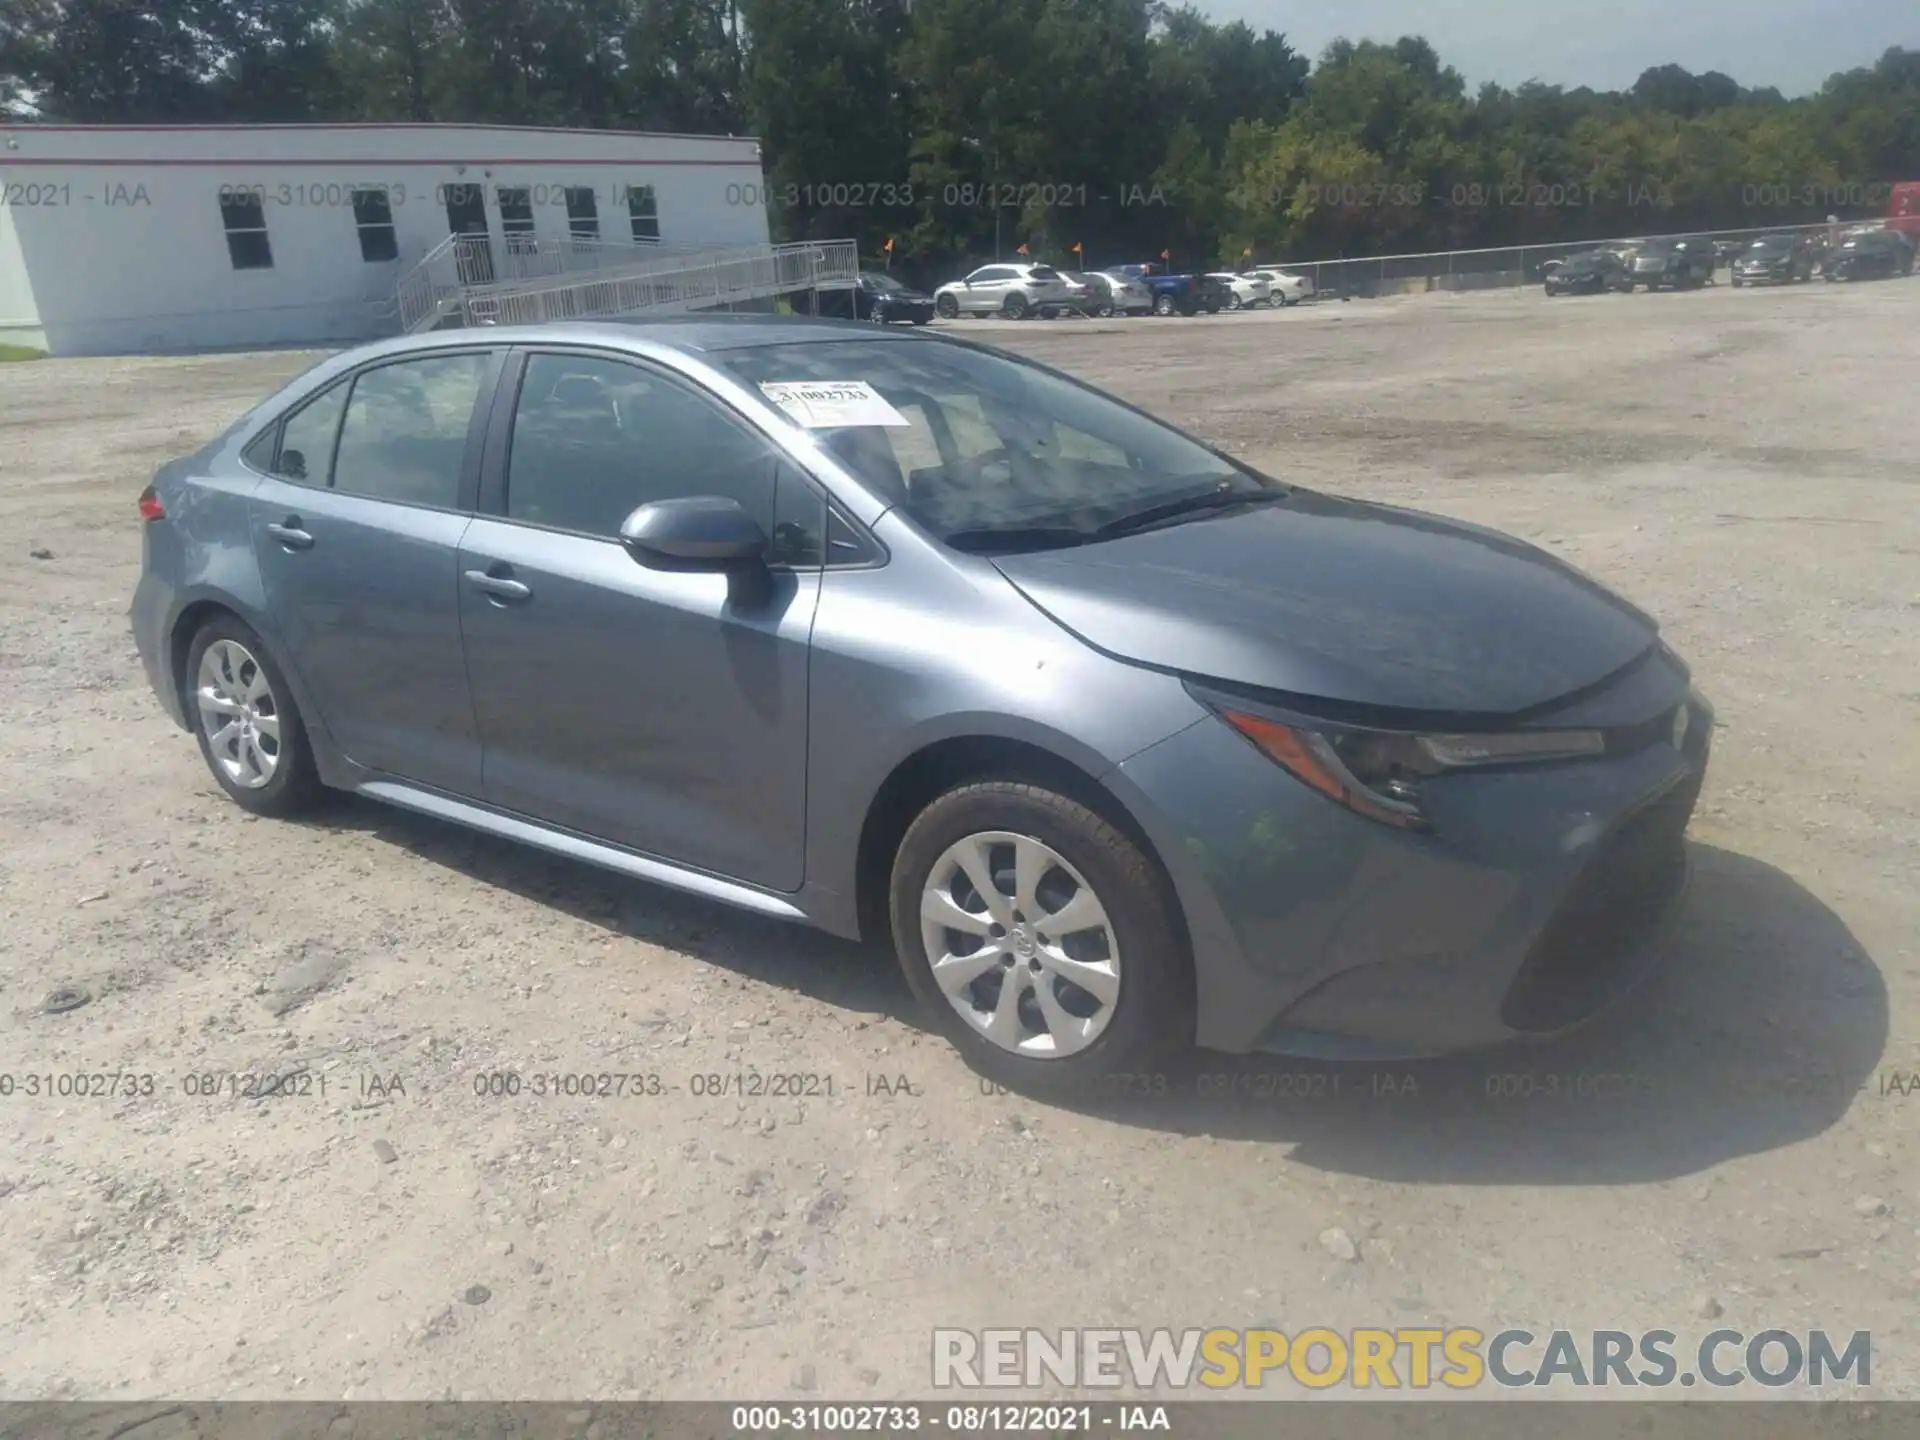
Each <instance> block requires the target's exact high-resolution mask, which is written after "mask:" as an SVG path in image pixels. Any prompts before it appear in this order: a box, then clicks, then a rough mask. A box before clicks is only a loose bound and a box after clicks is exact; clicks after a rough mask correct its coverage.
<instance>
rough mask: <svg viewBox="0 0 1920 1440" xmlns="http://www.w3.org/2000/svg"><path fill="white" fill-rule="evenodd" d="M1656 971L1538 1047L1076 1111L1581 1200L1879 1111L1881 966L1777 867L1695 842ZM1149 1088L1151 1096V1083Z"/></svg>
mask: <svg viewBox="0 0 1920 1440" xmlns="http://www.w3.org/2000/svg"><path fill="white" fill-rule="evenodd" d="M1691 849H1692V852H1693V858H1694V867H1695V874H1694V882H1693V888H1692V890H1691V892H1690V894H1689V895H1688V897H1687V902H1686V908H1685V910H1684V912H1683V914H1682V915H1681V917H1680V920H1679V923H1678V926H1677V928H1676V930H1675V933H1674V934H1673V936H1672V938H1671V940H1670V942H1669V944H1668V947H1667V954H1666V957H1665V959H1664V961H1663V963H1662V968H1661V970H1660V972H1659V973H1658V974H1657V976H1656V977H1655V978H1654V979H1653V980H1652V981H1651V982H1649V983H1648V984H1646V985H1645V986H1643V987H1641V988H1640V989H1639V990H1638V991H1636V992H1634V993H1633V994H1631V995H1630V996H1628V997H1627V999H1626V1000H1625V1001H1624V1002H1623V1004H1622V1005H1621V1006H1620V1007H1619V1008H1618V1009H1617V1010H1616V1011H1615V1012H1613V1013H1611V1014H1609V1015H1607V1016H1604V1017H1602V1018H1601V1019H1600V1020H1598V1021H1596V1022H1594V1023H1593V1024H1591V1025H1589V1026H1587V1027H1585V1028H1584V1029H1581V1030H1579V1031H1576V1032H1574V1033H1573V1034H1571V1035H1566V1036H1561V1037H1559V1038H1557V1039H1554V1040H1550V1041H1541V1042H1537V1043H1532V1044H1527V1045H1521V1046H1509V1047H1505V1048H1502V1049H1499V1050H1495V1051H1488V1052H1482V1053H1479V1054H1475V1055H1467V1056H1455V1057H1451V1058H1448V1059H1443V1060H1430V1061H1421V1062H1413V1063H1406V1064H1323V1063H1315V1062H1298V1061H1290V1060H1285V1059H1282V1058H1279V1057H1273V1056H1220V1055H1201V1056H1197V1057H1195V1058H1194V1060H1192V1061H1191V1062H1188V1063H1187V1064H1184V1065H1183V1066H1182V1067H1181V1068H1180V1070H1179V1071H1177V1072H1170V1074H1169V1081H1170V1084H1169V1092H1170V1093H1169V1094H1168V1095H1166V1096H1164V1097H1162V1096H1159V1095H1156V1094H1137V1093H1131V1092H1134V1091H1137V1090H1138V1089H1139V1087H1138V1085H1137V1084H1128V1083H1126V1082H1122V1081H1116V1082H1115V1083H1116V1088H1118V1089H1121V1090H1124V1091H1128V1092H1130V1093H1126V1094H1121V1095H1116V1096H1112V1097H1105V1098H1102V1099H1100V1100H1098V1101H1096V1102H1092V1103H1089V1104H1087V1105H1085V1106H1083V1107H1081V1108H1084V1109H1086V1110H1087V1111H1089V1112H1090V1113H1099V1114H1103V1115H1105V1116H1107V1117H1109V1118H1111V1119H1113V1120H1116V1121H1119V1122H1121V1123H1125V1124H1129V1125H1135V1126H1146V1127H1150V1128H1155V1129H1165V1130H1171V1131H1175V1132H1179V1133H1185V1134H1207V1135H1213V1136H1217V1137H1220V1138H1225V1139H1234V1140H1245V1141H1271V1142H1278V1143H1285V1144H1289V1145H1291V1146H1292V1147H1293V1149H1292V1151H1291V1155H1290V1158H1291V1159H1292V1160H1293V1161H1295V1162H1296V1163H1300V1164H1307V1165H1313V1166H1315V1167H1317V1168H1319V1169H1323V1170H1328V1171H1335V1172H1339V1173H1343V1174H1350V1175H1358V1176H1364V1177H1367V1178H1371V1179H1378V1180H1390V1181H1397V1182H1402V1183H1422V1182H1429V1183H1431V1182H1438V1183H1448V1184H1481V1185H1502V1184H1525V1185H1555V1184H1568V1185H1591V1184H1620V1183H1640V1182H1646V1181H1653V1180H1664V1179H1672V1178H1675V1177H1678V1176H1683V1175H1688V1174H1692V1173H1695V1172H1698V1171H1701V1170H1704V1169H1707V1168H1709V1167H1711V1166H1713V1165H1716V1164H1719V1163H1720V1162H1722V1161H1724V1160H1727V1159H1729V1158H1732V1157H1734V1156H1738V1155H1746V1154H1754V1153H1758V1152H1760V1151H1764V1150H1771V1149H1775V1148H1778V1147H1780V1146H1784V1145H1790V1144H1793V1143H1796V1142H1798V1141H1802V1140H1805V1139H1808V1138H1809V1137H1811V1136H1813V1135H1817V1134H1819V1133H1820V1132H1821V1131H1823V1130H1825V1129H1826V1128H1827V1127H1829V1126H1830V1125H1832V1124H1834V1123H1835V1122H1836V1121H1837V1120H1838V1119H1839V1118H1840V1117H1841V1116H1842V1115H1843V1114H1844V1113H1845V1112H1846V1110H1847V1108H1848V1107H1849V1105H1851V1104H1853V1103H1854V1101H1855V1100H1856V1098H1858V1099H1859V1100H1860V1101H1861V1103H1865V1104H1888V1103H1899V1097H1898V1095H1897V1094H1894V1095H1891V1096H1889V1095H1883V1094H1882V1093H1881V1085H1882V1083H1883V1080H1884V1076H1883V1074H1882V1072H1880V1071H1879V1070H1877V1069H1876V1067H1877V1066H1878V1065H1879V1064H1880V1060H1881V1057H1882V1055H1883V1054H1884V1052H1885V1048H1886V1041H1887V1025H1888V1015H1887V992H1886V987H1885V984H1884V982H1883V980H1882V977H1881V975H1880V972H1879V970H1878V969H1877V967H1876V966H1875V965H1874V964H1873V962H1872V960H1871V959H1870V958H1869V957H1868V955H1867V953H1866V951H1865V949H1864V947H1862V946H1861V944H1860V943H1859V941H1858V940H1856V939H1855V938H1854V936H1853V934H1852V932H1851V931H1850V930H1848V928H1847V926H1846V925H1845V923H1844V922H1843V921H1842V920H1841V919H1840V917H1839V916H1837V915H1835V914H1834V913H1833V911H1832V910H1830V909H1829V908H1828V907H1827V906H1826V905H1825V904H1823V903H1822V902H1821V901H1820V900H1819V899H1817V898H1816V897H1815V896H1814V895H1812V894H1811V893H1809V892H1808V891H1807V890H1806V889H1805V888H1804V887H1803V886H1802V885H1800V883H1799V882H1798V881H1796V880H1794V879H1793V878H1792V877H1791V876H1790V875H1788V874H1786V873H1785V872H1784V871H1781V870H1778V869H1776V868H1775V867H1773V866H1771V865H1768V864H1766V863H1764V862H1762V861H1759V860H1755V859H1753V858H1751V857H1749V856H1745V855H1740V854H1736V853H1735V852H1733V851H1729V850H1723V849H1720V848H1718V847H1716V846H1712V845H1703V844H1698V843H1695V844H1693V845H1692V846H1691ZM1156 1084H1157V1082H1156Z"/></svg>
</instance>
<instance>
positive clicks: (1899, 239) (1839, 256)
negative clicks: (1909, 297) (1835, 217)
mask: <svg viewBox="0 0 1920 1440" xmlns="http://www.w3.org/2000/svg"><path fill="white" fill-rule="evenodd" d="M1913 253H1914V251H1913V245H1912V243H1911V242H1910V241H1909V240H1908V239H1907V237H1906V236H1904V235H1902V234H1900V233H1899V232H1898V231H1895V230H1869V231H1867V232H1866V233H1865V234H1862V235H1849V236H1848V237H1847V238H1846V239H1845V240H1842V241H1841V242H1840V244H1839V245H1838V246H1837V247H1835V248H1834V249H1833V250H1830V251H1828V252H1827V258H1826V263H1825V264H1824V265H1823V266H1822V270H1823V272H1824V273H1825V275H1826V277H1827V279H1828V280H1890V279H1892V278H1893V277H1894V276H1896V275H1911V274H1912V273H1913Z"/></svg>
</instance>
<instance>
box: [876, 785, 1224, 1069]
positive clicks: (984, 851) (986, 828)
mask: <svg viewBox="0 0 1920 1440" xmlns="http://www.w3.org/2000/svg"><path fill="white" fill-rule="evenodd" d="M1036 844H1037V847H1038V848H1039V849H1040V850H1042V851H1044V852H1050V854H1043V855H1042V856H1041V857H1040V860H1041V863H1040V866H1039V876H1038V881H1037V883H1036V885H1035V892H1036V893H1035V894H1034V895H1033V896H1031V897H1029V898H1030V901H1031V902H1032V903H1033V904H1035V905H1037V906H1038V907H1039V910H1040V914H1041V915H1043V916H1044V915H1046V914H1048V913H1053V914H1059V913H1063V911H1064V907H1065V905H1066V904H1067V902H1068V901H1073V902H1074V903H1075V904H1078V900H1079V895H1080V893H1081V886H1082V885H1083V884H1084V887H1085V889H1086V890H1087V892H1089V893H1090V894H1091V896H1092V898H1093V902H1094V908H1093V913H1094V914H1095V915H1097V916H1099V917H1100V919H1099V922H1098V923H1097V924H1095V925H1093V926H1090V927H1084V928H1082V929H1078V930H1074V931H1071V932H1068V933H1067V934H1065V935H1054V936H1050V937H1048V941H1049V943H1047V944H1038V943H1035V942H1034V940H1033V938H1032V937H1033V933H1034V932H1036V931H1037V932H1038V933H1039V934H1042V935H1044V934H1045V931H1044V930H1041V929H1040V927H1039V926H1036V925H1033V924H1032V923H1031V918H1030V917H1028V916H1026V915H1025V912H1024V911H1022V910H1021V907H1020V901H1019V899H1018V895H1017V888H1018V887H1017V885H1016V882H1015V878H1014V873H1015V872H1014V866H1015V864H1016V862H1015V861H1014V859H1013V855H1014V852H1015V847H1016V845H1027V846H1035V845H1036ZM966 853H971V854H972V855H974V856H976V857H978V858H979V860H981V861H982V862H983V863H984V864H985V865H990V866H991V867H992V873H991V876H990V879H989V883H992V884H994V886H995V888H996V890H997V891H998V892H999V893H998V894H997V895H996V896H995V899H994V902H993V905H992V906H989V904H988V902H987V901H985V900H984V899H983V898H982V896H981V892H980V891H978V890H977V889H975V888H974V887H973V886H972V884H971V883H969V882H968V881H967V880H966V879H965V878H964V871H962V870H961V869H959V868H958V867H957V864H956V860H955V858H954V857H955V856H956V854H966ZM1028 853H1029V854H1032V853H1033V852H1032V851H1028ZM976 873H978V872H976ZM930 896H933V897H937V896H944V897H945V898H946V901H947V903H948V904H950V905H951V906H952V907H953V908H952V909H951V910H949V911H948V912H947V913H949V914H954V915H978V916H979V917H980V922H981V923H980V924H979V925H977V926H976V924H975V922H973V921H971V920H969V921H967V922H966V926H965V928H964V929H941V928H939V927H938V924H937V922H933V924H932V925H929V924H928V923H927V922H925V921H923V911H924V910H926V909H927V908H928V906H929V903H930ZM963 899H964V901H965V903H964V904H963V903H962V900H963ZM932 903H935V904H937V903H938V902H937V900H935V901H932ZM974 907H978V908H977V909H975V908H974ZM996 907H1004V909H998V910H997V913H1000V914H1002V915H1005V916H1006V917H1007V918H1008V919H1009V920H1011V918H1012V912H1019V913H1020V914H1021V921H1016V922H1014V923H1013V924H1012V925H1011V926H999V927H998V928H1000V929H1001V930H1002V936H1001V937H998V938H996V937H992V936H991V935H990V934H989V933H981V932H982V931H984V930H985V922H987V921H988V918H989V916H990V915H991V914H992V913H996ZM890 915H891V920H892V924H893V934H894V942H895V947H896V949H897V950H898V952H899V956H900V964H901V968H902V969H903V970H904V971H905V972H906V978H907V983H908V984H909V985H910V986H911V987H912V988H913V992H914V994H915V995H916V996H918V997H919V999H920V1001H921V1003H922V1004H924V1005H925V1006H926V1007H927V1011H928V1014H929V1016H930V1017H932V1019H933V1020H934V1023H935V1024H936V1025H937V1026H938V1027H939V1029H940V1030H941V1032H942V1033H943V1034H945V1035H946V1037H947V1038H948V1039H949V1040H950V1041H951V1042H952V1043H953V1046H954V1048H955V1049H957V1050H958V1051H959V1052H960V1054H961V1057H962V1058H963V1059H965V1060H966V1062H967V1063H968V1064H969V1065H970V1066H972V1067H973V1068H974V1069H975V1070H976V1071H978V1072H979V1073H980V1074H981V1075H983V1076H985V1077H986V1078H988V1079H990V1080H993V1081H997V1082H998V1083H1000V1084H1003V1085H1006V1086H1007V1087H1008V1088H1010V1089H1014V1090H1018V1091H1021V1092H1024V1093H1029V1094H1042V1095H1063V1094H1068V1093H1072V1092H1075V1091H1081V1092H1082V1093H1092V1090H1093V1086H1094V1085H1096V1084H1097V1082H1098V1081H1099V1079H1100V1077H1102V1076H1106V1075H1111V1074H1116V1073H1123V1072H1137V1071H1139V1070H1140V1069H1142V1068H1143V1067H1149V1066H1150V1065H1151V1064H1152V1062H1153V1061H1154V1060H1155V1059H1156V1058H1157V1057H1159V1056H1161V1055H1163V1054H1165V1053H1166V1052H1168V1051H1169V1050H1172V1049H1174V1048H1176V1047H1178V1046H1181V1045H1191V1044H1192V1040H1193V1019H1192V1016H1193V981H1192V973H1193V966H1192V960H1191V958H1190V956H1189V954H1188V951H1187V948H1186V944H1185V942H1184V940H1183V939H1182V936H1181V929H1180V926H1179V924H1178V922H1177V921H1176V919H1175V917H1174V912H1173V906H1172V902H1171V899H1170V897H1169V895H1168V891H1167V886H1166V883H1165V881H1164V879H1163V877H1162V875H1161V873H1160V871H1159V869H1158V867H1157V866H1155V865H1154V863H1153V862H1152V861H1151V860H1150V859H1148V857H1147V856H1146V855H1145V854H1144V853H1143V852H1142V851H1141V849H1140V848H1139V846H1137V845H1136V844H1135V843H1134V842H1133V841H1132V840H1131V839H1130V838H1128V836H1126V835H1125V834H1123V833H1122V832H1121V831H1120V830H1118V829H1117V828H1115V827H1114V826H1113V825H1112V824H1110V823H1109V822H1108V821H1107V820H1106V819H1105V818H1103V817H1102V816H1100V815H1099V814H1097V813H1095V812H1094V811H1093V810H1090V809H1088V808H1087V807H1086V806H1084V805H1082V804H1080V803H1079V802H1078V801H1076V800H1071V799H1069V798H1067V797H1066V796H1064V795H1060V794H1057V793H1055V792H1054V791H1052V790H1049V789H1046V788H1045V787H1043V786H1040V785H1034V784H1028V783H1024V782H1022V781H1019V780H1014V779H1010V778H1008V779H995V780H985V781H979V782H975V783H972V784H967V785H963V786H960V787H959V788H958V789H954V790H949V791H948V792H947V793H946V794H944V795H942V796H940V797H939V798H938V799H937V800H935V801H934V802H933V803H932V804H930V805H929V806H927V808H926V809H925V810H923V811H921V812H920V815H919V817H918V818H917V819H916V820H915V821H914V822H913V824H912V825H911V826H909V827H908V829H907V833H906V835H905V837H904V838H903V839H902V840H901V842H900V848H899V851H898V852H897V854H896V855H895V857H894V864H893V877H892V885H891V890H890ZM1023 922H1024V923H1023ZM1042 923H1044V921H1043V922H1042ZM929 933H931V934H932V935H933V937H934V940H935V943H936V944H937V945H944V946H945V947H946V952H947V956H948V957H949V958H953V959H958V958H963V950H964V951H970V952H971V953H973V954H978V953H979V949H980V948H985V947H987V946H991V947H992V948H993V949H994V951H995V952H996V954H997V957H998V958H997V959H995V960H991V961H988V962H987V963H986V964H985V965H984V966H978V967H971V968H970V973H968V972H964V971H963V972H961V973H962V974H964V975H966V977H967V978H965V979H964V981H963V982H962V983H960V984H958V985H956V986H955V989H954V993H953V995H952V996H950V995H949V992H948V990H947V989H946V988H945V987H944V986H943V985H942V983H941V981H940V980H937V979H936V978H935V975H934V966H933V964H932V962H931V960H930V959H929V956H928V934H929ZM1002 940H1004V941H1005V944H1004V945H1003V944H1002V943H1001V941H1002ZM1067 941H1073V942H1074V949H1073V952H1069V951H1068V950H1067V949H1066V948H1065V942H1067ZM1075 952H1077V953H1075ZM1048 955H1055V956H1058V957H1059V958H1060V960H1061V961H1062V968H1060V969H1055V968H1053V967H1052V966H1051V965H1050V964H1048V963H1047V961H1046V957H1047V956H1048ZM1069 966H1080V967H1084V968H1081V969H1080V970H1079V972H1078V973H1079V974H1080V976H1081V977H1082V978H1083V979H1086V980H1088V981H1089V982H1091V980H1092V979H1093V978H1094V977H1095V975H1100V976H1103V977H1105V976H1109V975H1110V976H1112V977H1114V978H1113V988H1112V990H1111V991H1110V992H1109V994H1110V995H1111V999H1103V998H1101V997H1098V996H1096V995H1095V993H1094V991H1093V990H1088V989H1081V988H1079V987H1078V986H1075V985H1073V984H1071V983H1070V982H1069V981H1067V980H1066V979H1065V974H1066V973H1067V972H1066V967H1069ZM1008 984H1018V985H1019V987H1020V988H1019V991H1018V992H1017V998H1016V1000H1015V1002H1014V1004H1015V1007H1016V1008H1015V1010H1014V1011H1013V1013H1012V1014H1011V1016H1002V1015H1000V1014H999V1011H998V1005H997V1001H998V999H999V997H1000V996H1001V995H1003V994H1004V993H1005V987H1006V986H1007V985H1008ZM1042 985H1044V986H1046V987H1047V989H1048V993H1049V996H1050V998H1051V999H1052V1000H1053V1001H1054V1021H1053V1024H1052V1025H1050V1024H1049V1023H1048V1018H1047V1016H1046V1014H1044V1013H1043V1012H1042V1010H1041V1004H1040V999H1039V995H1040V989H1039V988H1038V987H1040V986H1042ZM1062 987H1065V988H1062ZM1095 988H1096V989H1105V988H1106V987H1105V984H1104V979H1103V983H1102V985H1101V986H1098V987H1095ZM963 1007H964V1008H965V1011H966V1013H965V1014H963V1013H962V1011H963ZM969 1016H974V1017H976V1018H972V1019H970V1018H968V1017H969ZM990 1025H991V1026H994V1027H999V1028H1002V1029H1004V1030H1005V1032H1006V1036H1007V1039H1008V1040H1009V1041H1010V1042H1011V1043H1003V1042H1002V1041H1001V1040H996V1039H994V1038H992V1037H991V1036H990V1035H989V1034H988V1033H987V1027H988V1026H990ZM1056 1026H1057V1027H1059V1035H1056V1030H1055V1027H1056ZM1061 1036H1064V1043H1065V1044H1066V1045H1068V1046H1069V1047H1078V1048H1070V1049H1069V1051H1068V1053H1065V1054H1058V1053H1055V1054H1049V1053H1048V1051H1049V1049H1057V1048H1058V1046H1059V1045H1061V1044H1062V1043H1063V1040H1062V1039H1061V1038H1060V1037H1061Z"/></svg>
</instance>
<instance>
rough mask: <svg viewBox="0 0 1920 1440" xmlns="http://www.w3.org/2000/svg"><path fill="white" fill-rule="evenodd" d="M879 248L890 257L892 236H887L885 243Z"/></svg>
mask: <svg viewBox="0 0 1920 1440" xmlns="http://www.w3.org/2000/svg"><path fill="white" fill-rule="evenodd" d="M880 248H881V249H882V250H884V251H886V252H887V253H888V254H889V255H891V254H892V253H893V236H891V235H889V236H888V237H887V243H886V244H884V245H882V246H881V247H880Z"/></svg>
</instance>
